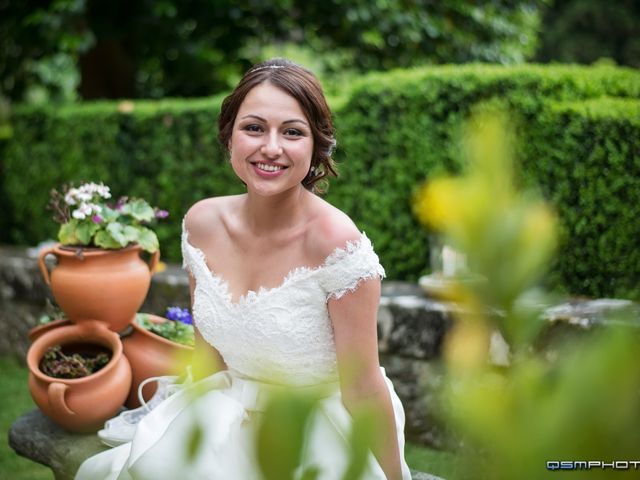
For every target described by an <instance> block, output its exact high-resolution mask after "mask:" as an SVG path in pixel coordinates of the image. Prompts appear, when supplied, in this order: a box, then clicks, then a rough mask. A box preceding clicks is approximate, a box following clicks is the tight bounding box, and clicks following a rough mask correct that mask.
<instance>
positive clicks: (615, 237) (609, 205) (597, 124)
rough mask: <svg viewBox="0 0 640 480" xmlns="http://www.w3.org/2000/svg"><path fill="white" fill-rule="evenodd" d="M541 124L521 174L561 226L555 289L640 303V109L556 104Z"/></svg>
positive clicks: (619, 102)
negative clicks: (539, 192)
mask: <svg viewBox="0 0 640 480" xmlns="http://www.w3.org/2000/svg"><path fill="white" fill-rule="evenodd" d="M539 124H540V127H539V128H537V129H534V130H533V131H531V135H530V136H529V137H528V139H527V140H528V141H527V142H526V145H528V151H527V152H526V154H525V155H524V159H525V160H524V166H525V169H526V170H528V171H530V173H531V175H532V176H533V177H535V178H537V179H539V182H538V183H539V185H540V188H541V190H542V191H543V193H544V195H545V197H547V198H548V199H550V201H551V202H552V203H553V204H554V205H555V208H556V210H557V211H558V214H559V216H560V218H561V219H562V226H563V229H562V242H561V245H562V247H561V252H560V255H558V256H557V258H556V261H555V265H554V266H553V268H552V272H553V277H552V279H553V283H554V284H555V285H562V286H564V288H566V289H567V290H569V291H571V292H579V293H581V294H584V295H588V296H607V295H608V296H622V297H629V298H635V299H638V298H640V249H639V248H638V241H639V240H640V101H638V100H630V99H612V98H600V99H594V100H587V101H582V102H559V103H553V104H551V105H550V106H549V108H548V109H546V111H545V112H544V114H543V118H542V119H541V120H540V122H539Z"/></svg>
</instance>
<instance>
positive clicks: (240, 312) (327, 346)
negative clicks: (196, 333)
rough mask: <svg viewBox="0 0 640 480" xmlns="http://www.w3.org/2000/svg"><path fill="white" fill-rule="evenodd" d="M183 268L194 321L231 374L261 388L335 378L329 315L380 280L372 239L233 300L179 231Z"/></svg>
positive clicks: (349, 245) (363, 238)
mask: <svg viewBox="0 0 640 480" xmlns="http://www.w3.org/2000/svg"><path fill="white" fill-rule="evenodd" d="M182 256H183V267H184V268H186V269H187V270H188V271H189V272H190V273H191V274H192V275H193V277H194V279H195V283H196V285H195V291H194V301H193V317H194V322H195V324H196V326H197V327H198V329H199V330H200V332H201V334H202V336H203V338H204V339H205V340H206V341H207V342H208V343H210V344H211V345H212V346H214V347H215V348H216V349H217V350H218V351H219V352H220V354H221V355H222V357H223V358H224V360H225V363H226V364H227V366H228V368H229V370H231V371H233V372H234V373H235V374H237V375H239V376H243V377H246V378H252V379H256V380H260V381H263V382H270V383H285V384H289V385H300V386H302V385H315V384H321V383H329V382H335V381H337V379H338V372H337V364H336V351H335V343H334V339H333V328H332V324H331V320H330V318H329V312H328V309H327V301H328V300H329V298H331V297H335V298H340V297H342V296H343V295H344V294H346V293H347V292H350V291H353V290H355V289H356V288H357V287H358V285H359V283H360V282H361V281H363V280H366V279H369V278H373V277H376V276H379V277H381V278H382V277H384V269H383V268H382V266H381V265H380V263H379V260H378V256H377V255H376V254H375V252H374V250H373V246H372V245H371V242H370V240H369V239H368V238H367V236H366V235H365V234H364V233H362V234H361V237H360V239H359V240H357V241H355V242H347V244H346V245H345V246H344V247H342V248H336V249H335V250H334V251H333V252H332V253H331V254H330V255H329V256H328V257H327V258H326V259H325V261H324V262H323V263H322V264H321V265H320V266H318V267H305V266H303V267H297V268H294V269H292V270H291V271H290V272H289V273H288V274H287V276H286V277H285V278H284V280H283V281H282V283H281V284H280V285H278V286H276V287H273V288H268V289H267V288H260V289H258V291H257V292H254V291H249V292H247V293H246V294H245V295H243V296H241V297H240V298H239V300H238V301H237V302H232V296H231V293H230V292H229V287H228V285H227V282H226V281H225V280H224V279H223V278H221V277H220V276H219V275H217V274H216V273H215V272H212V271H211V270H210V269H209V267H208V265H207V261H206V258H205V255H204V253H203V252H202V250H200V249H198V248H196V247H195V246H193V245H192V244H191V243H190V242H189V235H188V232H187V230H186V228H185V226H184V222H183V225H182Z"/></svg>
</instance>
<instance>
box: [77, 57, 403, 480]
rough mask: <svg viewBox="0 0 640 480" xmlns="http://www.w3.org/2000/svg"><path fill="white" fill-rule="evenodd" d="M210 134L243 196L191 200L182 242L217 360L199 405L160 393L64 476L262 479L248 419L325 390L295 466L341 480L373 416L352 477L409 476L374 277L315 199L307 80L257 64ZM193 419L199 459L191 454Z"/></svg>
mask: <svg viewBox="0 0 640 480" xmlns="http://www.w3.org/2000/svg"><path fill="white" fill-rule="evenodd" d="M218 123H219V125H218V126H219V139H220V141H221V143H222V145H223V146H224V147H225V148H226V150H227V151H228V153H229V156H230V161H231V166H232V168H233V170H234V172H235V173H236V175H237V176H238V177H239V179H240V180H241V181H242V182H243V183H244V184H245V185H246V193H244V194H241V195H235V196H227V197H216V198H208V199H205V200H202V201H199V202H197V203H196V204H195V205H193V206H192V207H191V208H190V209H189V211H188V212H187V214H186V216H185V218H184V221H183V233H182V253H183V258H184V266H185V268H186V269H187V271H188V273H189V279H190V286H191V298H192V306H193V313H194V323H195V326H196V331H197V343H196V351H199V352H201V351H205V350H206V351H207V352H208V354H209V356H210V357H213V358H216V359H217V360H218V361H217V362H215V361H212V362H211V367H212V368H211V370H212V371H210V372H209V375H208V376H206V377H205V378H204V379H202V380H200V381H198V382H196V383H195V384H194V386H196V385H197V386H199V389H198V391H199V392H200V393H199V394H198V396H193V395H188V391H189V388H185V389H183V390H180V391H179V392H178V393H174V394H173V395H171V396H170V397H169V398H168V399H166V400H165V401H163V402H162V403H160V404H159V405H158V406H156V407H155V408H154V409H153V410H152V411H151V412H150V413H149V414H148V415H147V416H146V417H145V418H143V419H142V421H141V422H140V423H139V424H138V426H137V428H136V431H135V435H134V437H133V440H132V441H131V442H128V443H125V444H123V445H120V446H118V447H116V448H114V449H111V450H108V451H106V452H103V453H101V454H98V455H96V456H94V457H91V458H89V459H88V460H87V461H85V462H84V463H83V465H82V466H81V467H80V470H79V471H78V474H77V477H76V478H77V479H79V480H85V479H91V480H94V479H99V478H109V479H116V478H117V479H129V478H149V479H160V478H167V479H168V478H171V479H174V478H203V479H204V478H206V479H224V480H233V479H238V480H251V479H260V478H262V477H261V474H260V471H259V469H258V467H257V461H256V452H255V440H254V435H255V430H256V423H257V422H258V419H259V418H260V415H261V412H262V411H263V408H264V405H265V399H266V398H268V397H269V394H270V392H272V391H273V390H274V389H277V386H283V385H284V386H288V387H292V388H300V389H305V388H307V387H313V386H322V387H323V391H324V392H325V394H324V396H323V398H322V400H321V401H320V404H319V405H320V407H319V408H318V409H317V411H316V412H315V413H314V417H313V419H312V421H311V424H310V427H309V428H308V429H307V430H306V437H305V441H304V448H303V455H302V459H301V462H302V465H301V469H302V470H304V468H307V467H314V468H317V470H318V471H319V477H318V478H320V479H327V480H333V479H336V480H338V479H340V478H342V475H343V473H344V470H345V468H346V466H347V463H348V456H349V444H348V439H349V432H350V428H351V418H352V414H353V413H354V412H356V411H358V409H359V408H362V407H363V406H369V407H373V408H375V409H376V411H377V412H378V415H377V416H378V419H379V423H380V426H379V427H380V431H381V433H382V434H381V435H380V436H379V437H377V438H376V439H375V440H374V441H372V442H371V453H370V455H369V458H368V463H367V467H366V471H365V474H364V476H363V477H362V478H365V479H385V478H386V479H388V480H399V479H404V480H407V479H410V478H411V475H410V472H409V468H408V467H407V464H406V462H405V460H404V452H403V451H404V434H403V428H404V411H403V408H402V404H401V403H400V400H399V399H398V397H397V395H396V393H395V391H394V390H393V386H392V384H391V382H390V381H389V380H388V378H387V377H386V375H385V373H384V369H382V368H381V367H380V365H379V360H378V345H377V326H376V313H377V308H378V302H379V298H380V279H381V277H382V276H383V275H384V270H383V268H382V266H381V265H380V264H379V262H378V257H377V256H376V254H375V253H374V251H373V248H372V245H371V242H370V241H369V239H368V238H367V237H366V235H365V234H364V233H360V231H359V230H358V229H357V228H356V226H355V225H354V223H353V222H352V221H351V220H350V219H349V217H348V216H347V215H345V214H344V213H342V212H341V211H340V210H338V209H336V208H335V207H333V206H331V205H330V204H329V203H327V202H326V201H324V200H323V199H321V198H320V197H319V196H318V195H317V193H318V190H319V186H320V185H321V184H322V183H323V182H324V181H326V178H325V177H327V176H331V175H333V176H335V175H336V172H335V169H334V164H333V161H332V159H331V154H332V151H333V148H334V146H335V140H334V129H333V125H332V120H331V112H330V110H329V107H328V106H327V103H326V100H325V98H324V94H323V92H322V89H321V87H320V85H319V83H318V81H317V79H316V78H315V76H314V75H313V74H312V73H311V72H310V71H309V70H307V69H305V68H303V67H301V66H299V65H296V64H294V63H292V62H290V61H288V60H283V59H274V60H269V61H266V62H264V63H261V64H258V65H256V66H254V67H253V68H251V69H250V70H249V71H248V72H247V73H246V74H245V75H244V77H243V78H242V79H241V81H240V83H239V84H238V85H237V87H236V88H235V90H234V91H233V92H232V93H231V95H229V96H228V97H227V98H226V99H225V100H224V102H223V103H222V108H221V113H220V116H219V120H218ZM321 180H322V181H321ZM319 181H321V182H320V183H318V182H319ZM196 358H200V356H196ZM216 370H217V371H216ZM203 392H204V393H203ZM194 422H197V428H198V429H199V432H201V433H200V435H201V436H200V440H201V441H200V445H201V447H200V448H199V449H197V452H196V453H195V454H194V452H193V451H189V452H188V451H187V450H188V444H189V435H190V432H192V431H193V427H194Z"/></svg>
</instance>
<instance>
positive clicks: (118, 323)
mask: <svg viewBox="0 0 640 480" xmlns="http://www.w3.org/2000/svg"><path fill="white" fill-rule="evenodd" d="M141 251H142V248H141V247H140V245H138V244H132V245H130V246H128V247H125V248H121V249H115V250H106V249H101V248H84V247H83V248H79V247H64V246H61V245H60V244H57V245H55V246H53V247H51V248H47V249H44V250H43V251H41V252H40V255H39V258H38V264H39V266H40V271H41V273H42V276H43V277H44V281H45V282H46V283H47V284H48V285H50V286H51V291H52V293H53V296H54V297H55V299H56V302H57V303H58V305H59V306H60V308H61V309H62V311H63V312H64V313H65V315H66V317H67V318H68V319H69V320H71V321H72V322H74V323H79V322H82V321H85V320H87V319H92V320H99V321H101V322H104V323H106V324H107V325H108V327H109V329H111V330H113V331H114V332H119V331H122V330H124V329H125V328H126V327H127V325H129V324H130V323H131V322H132V321H133V320H134V318H135V314H136V312H137V311H138V309H139V308H140V306H141V305H142V303H143V302H144V299H145V297H146V295H147V292H148V290H149V285H150V283H151V275H152V274H153V272H154V270H155V268H156V265H157V263H158V260H159V258H160V252H159V251H156V252H155V253H154V254H153V255H152V256H151V259H150V262H149V264H147V263H146V262H145V261H143V260H142V258H141V257H140V253H141ZM47 255H54V256H55V257H56V259H57V265H56V266H55V267H54V268H53V269H52V271H51V273H49V270H48V268H47V265H46V263H45V257H46V256H47Z"/></svg>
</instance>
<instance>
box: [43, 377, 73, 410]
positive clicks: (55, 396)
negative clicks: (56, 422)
mask: <svg viewBox="0 0 640 480" xmlns="http://www.w3.org/2000/svg"><path fill="white" fill-rule="evenodd" d="M67 388H69V387H68V386H67V385H65V384H64V383H60V382H52V383H50V384H49V389H48V391H47V393H48V394H49V405H50V406H51V410H53V414H54V415H56V416H59V417H66V416H70V415H75V414H76V412H74V411H73V410H71V409H70V408H69V406H68V405H67V402H66V401H65V399H64V394H65V392H66V391H67Z"/></svg>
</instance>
